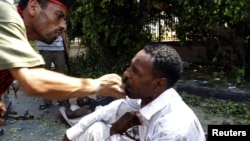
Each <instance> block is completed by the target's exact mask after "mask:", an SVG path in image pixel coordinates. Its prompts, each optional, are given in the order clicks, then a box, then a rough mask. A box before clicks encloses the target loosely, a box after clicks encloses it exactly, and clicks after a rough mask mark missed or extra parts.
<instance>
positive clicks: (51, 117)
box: [0, 90, 226, 141]
mask: <svg viewBox="0 0 250 141" xmlns="http://www.w3.org/2000/svg"><path fill="white" fill-rule="evenodd" d="M9 99H10V101H11V102H12V106H11V111H16V112H17V115H19V116H23V115H24V114H25V112H26V111H28V114H27V115H26V117H34V118H33V119H32V118H31V119H26V120H23V119H18V120H15V119H13V118H8V119H7V120H6V123H5V125H3V126H0V128H2V129H4V135H2V136H0V141H60V140H61V139H62V137H63V135H64V133H65V131H66V129H67V128H68V126H67V125H65V124H64V123H61V122H60V121H59V119H58V113H59V110H58V108H59V105H57V104H56V101H54V102H53V105H52V106H51V107H50V108H48V109H47V110H44V111H40V110H39V109H38V107H39V105H40V104H42V99H40V98H35V97H28V96H26V95H24V93H23V92H22V90H19V91H18V92H17V98H15V95H14V93H13V92H12V91H11V92H10V94H9ZM191 108H192V109H193V110H194V111H195V113H196V114H197V116H198V118H199V119H200V121H201V123H202V126H203V127H204V131H205V132H206V131H207V125H208V124H221V123H222V121H223V120H225V119H226V118H225V117H220V116H213V117H209V116H208V115H205V114H204V112H203V111H202V110H201V109H199V108H198V107H191Z"/></svg>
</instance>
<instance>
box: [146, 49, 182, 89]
mask: <svg viewBox="0 0 250 141" xmlns="http://www.w3.org/2000/svg"><path fill="white" fill-rule="evenodd" d="M143 50H144V51H145V52H146V53H148V54H150V55H151V56H152V57H154V62H153V76H155V77H165V78H166V79H167V80H168V86H167V88H170V87H172V86H174V84H175V83H176V82H177V81H178V79H179V78H180V76H181V74H182V71H183V66H182V60H181V57H180V55H179V54H178V52H177V51H176V50H175V49H174V48H173V47H171V46H168V45H164V44H151V45H147V46H145V47H144V49H143Z"/></svg>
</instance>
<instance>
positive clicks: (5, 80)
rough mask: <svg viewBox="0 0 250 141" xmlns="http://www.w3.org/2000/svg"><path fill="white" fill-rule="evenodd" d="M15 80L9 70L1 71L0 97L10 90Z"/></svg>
mask: <svg viewBox="0 0 250 141" xmlns="http://www.w3.org/2000/svg"><path fill="white" fill-rule="evenodd" d="M13 80H14V78H13V77H12V75H11V73H10V71H9V70H0V96H2V94H3V93H4V92H5V91H6V90H7V89H8V88H9V86H10V85H11V84H12V82H13Z"/></svg>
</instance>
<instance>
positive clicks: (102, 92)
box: [94, 74, 125, 98]
mask: <svg viewBox="0 0 250 141" xmlns="http://www.w3.org/2000/svg"><path fill="white" fill-rule="evenodd" d="M94 81H95V85H96V93H97V95H99V96H110V97H114V98H125V92H124V90H123V88H122V79H121V77H120V76H119V75H117V74H106V75H103V76H101V77H99V78H97V79H95V80H94Z"/></svg>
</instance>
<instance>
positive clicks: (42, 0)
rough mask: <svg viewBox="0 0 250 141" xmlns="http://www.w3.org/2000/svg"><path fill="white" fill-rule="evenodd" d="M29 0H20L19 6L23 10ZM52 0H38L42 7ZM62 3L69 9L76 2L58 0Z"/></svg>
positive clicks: (72, 0)
mask: <svg viewBox="0 0 250 141" xmlns="http://www.w3.org/2000/svg"><path fill="white" fill-rule="evenodd" d="M28 1H29V0H19V2H18V6H19V7H20V8H21V9H22V10H23V9H25V7H26V6H27V4H28ZM49 1H50V0H37V2H38V3H39V4H40V5H41V7H42V8H45V7H46V6H47V4H48V2H49ZM56 1H58V2H60V3H62V4H64V5H65V6H66V7H67V8H68V9H69V8H70V7H71V6H72V4H73V3H74V0H56Z"/></svg>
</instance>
